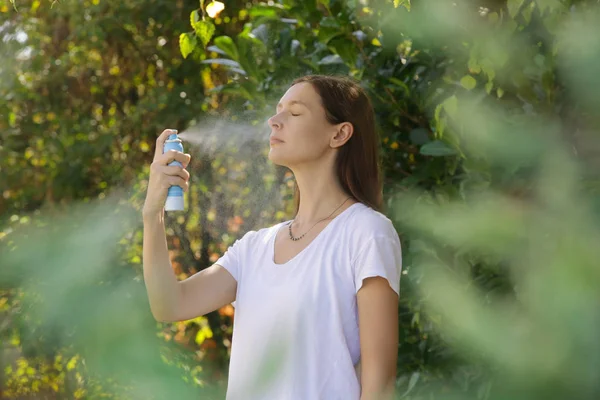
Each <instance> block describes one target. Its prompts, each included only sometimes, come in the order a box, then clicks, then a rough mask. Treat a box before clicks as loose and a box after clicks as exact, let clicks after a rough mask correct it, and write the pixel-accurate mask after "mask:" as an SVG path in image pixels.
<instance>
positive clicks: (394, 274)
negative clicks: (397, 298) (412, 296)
mask: <svg viewBox="0 0 600 400" xmlns="http://www.w3.org/2000/svg"><path fill="white" fill-rule="evenodd" d="M353 271H354V287H355V291H356V293H358V291H359V290H360V288H361V287H362V285H363V280H364V279H366V278H369V277H375V276H381V277H383V278H385V279H387V281H388V282H389V284H390V287H391V288H392V289H393V290H394V292H396V293H397V294H398V295H400V273H401V271H402V247H401V245H400V239H399V238H398V237H396V238H390V237H388V236H375V237H372V238H370V239H369V240H367V241H366V242H365V243H364V245H363V246H362V248H361V250H360V251H359V253H358V255H357V256H356V258H355V259H354V262H353Z"/></svg>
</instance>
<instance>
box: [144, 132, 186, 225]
mask: <svg viewBox="0 0 600 400" xmlns="http://www.w3.org/2000/svg"><path fill="white" fill-rule="evenodd" d="M173 133H175V131H173V130H171V129H166V130H164V131H163V132H162V133H161V134H160V136H159V137H158V139H156V150H155V152H154V160H153V161H152V164H151V165H150V179H149V182H148V191H147V193H146V201H145V203H144V210H143V214H144V215H157V214H159V213H161V212H162V210H163V208H164V206H165V201H166V199H167V193H168V190H169V187H171V186H174V185H176V186H179V187H181V188H182V189H183V191H184V192H187V191H188V189H189V184H188V181H189V179H190V174H189V172H187V171H186V170H185V168H186V167H187V166H188V164H189V163H190V160H191V156H190V155H189V154H184V153H182V152H180V151H176V150H169V151H167V152H166V153H164V154H163V147H164V145H165V141H166V140H167V138H168V137H169V135H171V134H173ZM173 160H175V161H179V162H180V163H181V164H182V165H183V167H179V166H176V165H172V166H169V165H168V164H169V163H170V162H172V161H173Z"/></svg>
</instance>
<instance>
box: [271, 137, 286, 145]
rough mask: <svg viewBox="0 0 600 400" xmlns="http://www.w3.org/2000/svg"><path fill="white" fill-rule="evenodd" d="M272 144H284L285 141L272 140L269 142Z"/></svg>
mask: <svg viewBox="0 0 600 400" xmlns="http://www.w3.org/2000/svg"><path fill="white" fill-rule="evenodd" d="M269 143H270V144H276V143H283V140H279V139H276V138H271V140H269Z"/></svg>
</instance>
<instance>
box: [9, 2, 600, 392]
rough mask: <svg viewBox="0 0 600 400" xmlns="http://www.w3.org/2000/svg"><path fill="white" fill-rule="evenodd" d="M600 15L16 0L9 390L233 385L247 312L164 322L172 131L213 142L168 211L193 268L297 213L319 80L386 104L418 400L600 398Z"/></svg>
mask: <svg viewBox="0 0 600 400" xmlns="http://www.w3.org/2000/svg"><path fill="white" fill-rule="evenodd" d="M599 21H600V5H599V2H598V1H596V0H470V1H467V0H454V1H450V0H448V1H446V0H443V1H442V0H349V1H342V0H279V1H268V2H259V1H247V2H244V1H234V0H225V1H223V2H212V1H209V0H206V1H200V2H198V1H191V0H189V1H188V0H175V1H173V0H118V1H117V0H81V1H80V0H78V1H71V0H61V1H58V0H56V1H52V0H36V1H26V0H12V1H7V0H3V1H2V2H0V39H1V40H0V398H2V399H100V398H102V399H175V398H177V399H188V398H189V399H192V398H194V399H197V398H202V399H222V398H224V391H225V388H226V380H227V367H228V359H229V350H230V346H231V334H232V321H233V318H235V314H234V309H233V308H232V307H231V306H230V305H228V306H225V307H223V308H222V309H220V310H218V311H215V312H213V313H211V314H208V315H206V316H202V317H198V318H196V319H193V320H189V321H183V322H178V323H157V322H156V321H154V320H153V318H152V316H151V314H150V309H149V305H148V302H147V298H146V293H145V288H144V284H143V279H142V260H141V256H142V223H141V208H142V205H143V201H144V198H145V191H146V187H147V183H148V174H149V165H150V163H151V161H152V155H153V151H154V146H155V139H156V137H157V136H158V134H159V133H160V132H161V131H162V130H163V129H165V128H175V129H178V130H180V131H181V132H186V133H185V135H184V136H185V138H186V142H185V143H184V145H185V149H186V151H187V152H189V153H191V154H192V162H191V164H190V166H189V167H188V170H189V171H190V173H191V181H190V184H191V188H190V191H189V192H188V193H187V194H186V203H187V208H186V210H185V211H184V212H179V213H168V215H167V221H166V235H167V237H168V244H169V249H170V256H171V261H172V265H173V271H174V273H175V274H177V276H178V277H179V278H180V279H185V278H186V277H188V276H190V275H192V274H194V273H196V272H198V271H200V270H202V269H204V268H206V267H208V266H210V265H212V263H214V262H215V261H216V260H217V259H218V257H219V256H220V255H221V254H222V253H223V252H224V251H225V250H226V249H227V247H228V246H229V245H231V243H233V241H234V240H235V239H236V238H239V237H240V236H241V235H243V234H244V233H245V232H247V231H248V230H253V229H259V228H262V227H266V226H270V225H272V224H274V223H276V222H279V221H282V220H284V219H289V218H292V217H293V215H292V212H293V210H292V201H291V200H292V194H293V193H292V188H293V176H292V175H291V173H290V172H289V171H288V170H286V169H284V168H281V167H276V166H274V165H272V164H270V163H269V162H268V160H267V154H268V150H269V145H268V134H269V129H268V127H267V126H266V119H267V118H268V117H269V116H270V115H272V113H273V112H274V106H275V104H276V103H277V101H278V99H279V98H280V97H281V96H282V95H283V93H284V92H285V90H286V89H287V87H288V85H289V84H290V82H291V81H292V80H293V79H294V78H296V77H298V76H301V75H305V74H314V73H320V74H343V75H348V76H352V77H354V78H356V79H358V80H359V81H360V83H361V85H362V86H363V87H364V88H365V89H367V91H368V93H369V94H370V96H371V97H372V99H373V103H374V106H375V110H376V113H377V121H378V125H379V135H380V144H381V155H382V169H383V173H384V176H385V183H384V192H385V193H384V194H385V214H386V215H387V216H388V217H389V218H391V219H392V221H393V222H394V224H395V226H396V228H397V230H398V233H399V235H400V237H401V240H402V245H403V257H404V260H403V261H404V262H403V274H402V280H401V296H400V306H399V309H398V312H399V316H400V319H399V321H400V338H399V339H400V346H399V348H398V355H399V357H398V375H397V392H398V394H397V398H399V399H410V400H417V399H418V400H421V399H423V400H425V399H478V400H487V399H498V400H500V399H502V400H504V399H544V400H546V399H598V398H600V340H599V339H600V266H599V261H598V260H600V228H599V226H600V218H599V212H600V198H599V189H600V185H599V183H600V180H599V174H600V141H599V134H598V131H599V128H600V111H599V110H600V94H599V93H600V74H599V71H600V22H599ZM299 301H301V299H299ZM249 362H252V361H251V360H249Z"/></svg>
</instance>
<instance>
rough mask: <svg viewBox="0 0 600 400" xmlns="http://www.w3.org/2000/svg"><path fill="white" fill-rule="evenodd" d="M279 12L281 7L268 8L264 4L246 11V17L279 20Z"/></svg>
mask: <svg viewBox="0 0 600 400" xmlns="http://www.w3.org/2000/svg"><path fill="white" fill-rule="evenodd" d="M280 11H281V6H269V5H266V4H257V5H255V6H253V7H252V8H251V9H250V10H249V11H248V15H249V16H250V18H251V19H256V18H266V19H279V13H280Z"/></svg>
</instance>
